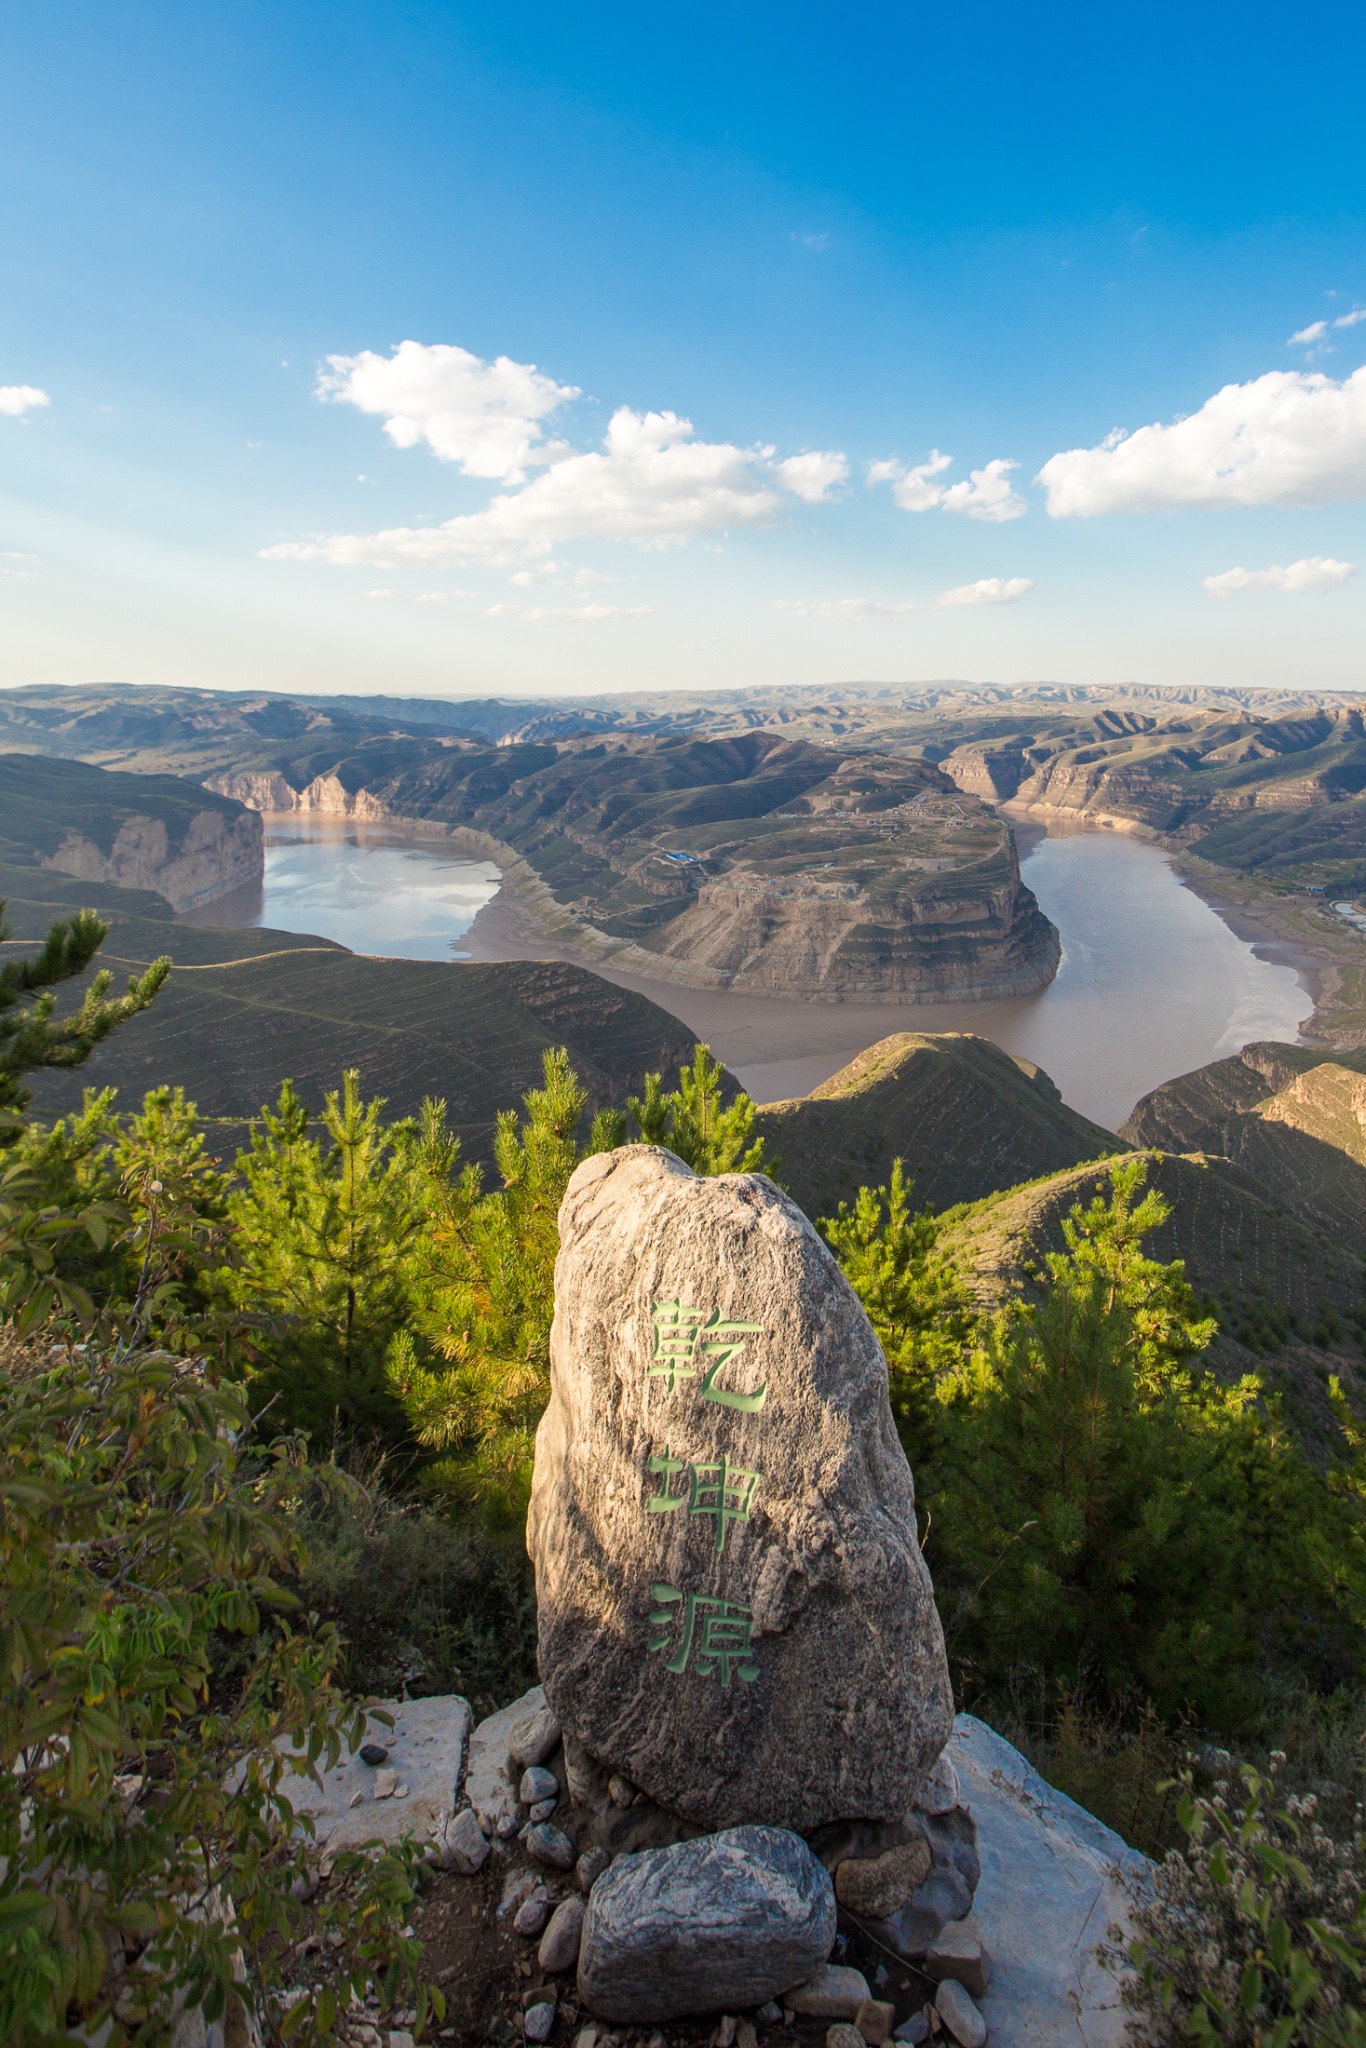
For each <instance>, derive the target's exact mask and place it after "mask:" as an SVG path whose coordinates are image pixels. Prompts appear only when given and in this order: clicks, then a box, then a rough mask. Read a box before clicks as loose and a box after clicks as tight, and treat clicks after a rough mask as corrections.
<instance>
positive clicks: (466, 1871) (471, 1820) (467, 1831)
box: [441, 1806, 489, 1877]
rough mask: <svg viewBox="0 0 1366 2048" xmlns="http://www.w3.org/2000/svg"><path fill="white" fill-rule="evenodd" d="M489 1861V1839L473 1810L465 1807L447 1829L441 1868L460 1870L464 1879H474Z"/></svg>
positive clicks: (442, 1848) (443, 1842)
mask: <svg viewBox="0 0 1366 2048" xmlns="http://www.w3.org/2000/svg"><path fill="white" fill-rule="evenodd" d="M488 1859H489V1844H488V1837H487V1836H486V1835H485V1833H484V1831H483V1829H482V1828H481V1827H480V1825H479V1823H478V1821H477V1820H476V1819H475V1817H474V1812H473V1809H472V1808H470V1807H468V1806H465V1807H462V1808H461V1810H460V1812H459V1813H457V1815H456V1816H455V1819H454V1820H453V1821H450V1822H449V1823H448V1824H447V1827H446V1833H445V1838H444V1840H443V1841H442V1844H441V1866H442V1868H443V1870H458V1871H459V1873H460V1875H461V1876H462V1877H473V1876H474V1874H475V1872H476V1871H479V1870H482V1869H483V1867H484V1865H485V1864H486V1863H487V1862H488Z"/></svg>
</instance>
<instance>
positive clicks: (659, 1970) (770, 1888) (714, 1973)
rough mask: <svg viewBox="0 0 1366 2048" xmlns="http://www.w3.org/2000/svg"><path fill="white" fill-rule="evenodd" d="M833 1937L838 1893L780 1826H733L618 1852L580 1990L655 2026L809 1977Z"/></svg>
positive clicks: (587, 1935) (594, 1907)
mask: <svg viewBox="0 0 1366 2048" xmlns="http://www.w3.org/2000/svg"><path fill="white" fill-rule="evenodd" d="M834 1939H835V1893H834V1887H833V1886H832V1884H831V1882H830V1877H829V1874H828V1872H827V1871H826V1870H825V1869H824V1868H823V1866H822V1865H821V1864H820V1863H818V1862H817V1861H816V1858H815V1857H814V1856H813V1855H812V1854H811V1851H810V1850H809V1849H808V1848H807V1846H806V1844H805V1842H803V1841H802V1840H801V1839H800V1838H799V1837H798V1836H796V1835H794V1834H790V1833H788V1832H787V1830H786V1829H783V1828H769V1827H743V1828H730V1829H727V1830H726V1831H724V1832H723V1833H721V1834H716V1835H702V1836H699V1837H698V1838H697V1839H696V1840H695V1841H691V1842H679V1843H677V1844H675V1845H674V1846H673V1847H671V1848H667V1849H646V1850H642V1851H641V1853H640V1854H639V1855H636V1856H619V1857H618V1858H617V1860H616V1862H615V1863H614V1864H613V1865H612V1867H611V1869H610V1870H609V1871H607V1872H606V1874H605V1875H604V1876H602V1877H600V1878H599V1879H598V1881H597V1883H596V1884H595V1885H594V1887H593V1889H592V1891H591V1892H590V1893H589V1896H588V1908H587V1912H586V1914H585V1916H584V1923H583V1935H582V1940H581V1945H580V1948H579V1972H578V1988H579V1996H580V1998H581V1999H582V2000H583V2003H584V2004H585V2005H586V2006H587V2007H588V2009H589V2011H590V2012H592V2013H594V2014H595V2015H596V2016H597V2017H598V2018H599V2019H604V2020H616V2021H625V2022H628V2023H631V2024H636V2025H640V2024H650V2023H656V2022H659V2021H661V2020H675V2019H682V2018H685V2017H686V2016H687V2015H689V2014H693V2013H713V2012H730V2013H735V2012H744V2011H747V2010H749V2009H751V2008H752V2007H754V2006H757V2005H762V2004H763V2003H764V2001H765V2000H766V1999H769V1998H772V1997H774V1995H775V1994H778V1993H781V1992H784V1991H786V1990H788V1989H789V1988H790V1987H791V1986H792V1985H794V1984H800V1983H803V1982H804V1981H805V1980H806V1979H808V1978H809V1977H810V1976H811V1975H812V1974H813V1973H814V1972H815V1971H816V1970H818V1969H819V1968H820V1966H821V1964H822V1963H824V1961H825V1959H826V1957H827V1956H828V1955H829V1953H830V1948H831V1944H832V1943H833V1941H834Z"/></svg>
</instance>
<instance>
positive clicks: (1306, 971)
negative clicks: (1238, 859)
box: [1172, 851, 1366, 1047]
mask: <svg viewBox="0 0 1366 2048" xmlns="http://www.w3.org/2000/svg"><path fill="white" fill-rule="evenodd" d="M1172 862H1173V865H1174V867H1175V868H1176V871H1177V873H1178V874H1179V875H1180V876H1181V878H1182V880H1183V881H1184V882H1185V883H1186V886H1187V887H1188V888H1189V889H1190V890H1192V891H1193V893H1194V894H1195V895H1197V896H1198V897H1199V898H1200V899H1201V901H1202V902H1203V903H1208V905H1209V907H1210V909H1211V910H1213V911H1215V912H1216V913H1217V914H1218V915H1219V916H1220V917H1221V918H1222V919H1223V921H1224V923H1225V924H1226V925H1227V926H1228V928H1229V930H1230V931H1231V932H1234V933H1235V934H1236V935H1237V937H1238V938H1240V939H1244V940H1246V941H1247V942H1248V943H1249V944H1250V945H1251V946H1252V949H1253V951H1254V952H1255V953H1256V955H1257V957H1258V959H1259V960H1267V961H1270V962H1272V963H1273V964H1274V965H1276V966H1279V967H1291V968H1293V969H1294V971H1295V973H1296V974H1298V975H1299V977H1300V980H1301V981H1302V982H1303V983H1304V985H1305V987H1306V988H1307V990H1308V991H1309V994H1310V996H1311V998H1312V1000H1313V1004H1314V1012H1313V1015H1312V1016H1310V1017H1307V1018H1306V1019H1305V1021H1304V1023H1303V1024H1302V1025H1301V1026H1300V1035H1301V1037H1302V1038H1303V1039H1304V1040H1305V1041H1306V1043H1308V1044H1310V1045H1337V1046H1342V1047H1348V1046H1357V1045H1366V938H1363V937H1362V936H1361V935H1360V934H1358V933H1357V932H1354V931H1353V930H1352V929H1351V927H1350V926H1349V925H1347V924H1345V923H1344V922H1343V920H1342V919H1341V918H1338V917H1335V916H1334V914H1333V912H1332V910H1331V908H1329V907H1328V906H1327V905H1326V904H1321V903H1320V901H1319V900H1318V899H1316V898H1314V897H1311V896H1307V895H1306V896H1282V895H1281V894H1279V892H1276V891H1273V890H1270V889H1268V888H1267V887H1266V886H1265V885H1264V884H1262V883H1259V882H1257V881H1255V880H1253V879H1251V878H1250V877H1248V876H1245V875H1241V874H1238V873H1236V872H1234V871H1230V870H1229V869H1227V868H1219V867H1215V866H1213V864H1212V863H1210V862H1207V861H1202V860H1199V859H1198V858H1197V857H1196V856H1195V855H1194V854H1190V853H1185V852H1179V851H1178V852H1174V853H1173V855H1172Z"/></svg>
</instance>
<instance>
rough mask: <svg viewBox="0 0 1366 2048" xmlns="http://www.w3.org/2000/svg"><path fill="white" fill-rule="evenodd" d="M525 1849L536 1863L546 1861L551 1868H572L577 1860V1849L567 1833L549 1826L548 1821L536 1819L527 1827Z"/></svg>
mask: <svg viewBox="0 0 1366 2048" xmlns="http://www.w3.org/2000/svg"><path fill="white" fill-rule="evenodd" d="M526 1851H527V1855H528V1856H530V1857H532V1858H534V1860H535V1861H536V1862H537V1863H548V1864H549V1865H550V1867H551V1869H552V1870H572V1869H573V1868H574V1865H575V1863H576V1862H577V1861H578V1851H577V1850H576V1849H575V1847H574V1844H573V1843H572V1842H571V1841H570V1839H569V1837H568V1835H566V1834H564V1833H563V1832H562V1831H561V1830H560V1829H559V1828H553V1827H551V1825H550V1823H549V1821H538V1822H537V1824H536V1826H535V1827H533V1828H528V1829H527V1835H526Z"/></svg>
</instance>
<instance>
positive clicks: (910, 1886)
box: [835, 1842, 934, 1920]
mask: <svg viewBox="0 0 1366 2048" xmlns="http://www.w3.org/2000/svg"><path fill="white" fill-rule="evenodd" d="M933 1861H934V1852H933V1851H932V1849H931V1848H930V1845H929V1843H928V1842H902V1843H901V1844H899V1845H898V1846H897V1847H896V1848H894V1849H885V1850H884V1851H883V1853H882V1855H881V1856H846V1857H845V1859H844V1861H843V1862H842V1863H840V1864H838V1865H837V1866H836V1869H835V1897H836V1898H837V1899H838V1900H839V1902H840V1904H841V1905H842V1906H843V1907H844V1909H845V1911H846V1912H847V1913H853V1914H855V1915H856V1916H857V1918H858V1919H860V1920H885V1919H887V1918H888V1916H889V1915H890V1914H892V1913H895V1912H898V1911H899V1910H900V1908H901V1907H902V1906H904V1905H905V1903H906V1901H907V1900H908V1899H909V1898H910V1896H911V1894H912V1892H916V1891H918V1890H919V1889H920V1887H921V1885H922V1884H924V1882H925V1880H926V1878H927V1877H928V1876H929V1874H930V1867H931V1865H932V1863H933Z"/></svg>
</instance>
